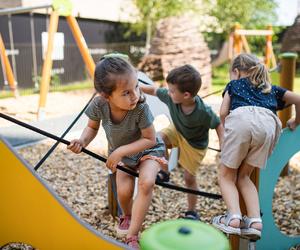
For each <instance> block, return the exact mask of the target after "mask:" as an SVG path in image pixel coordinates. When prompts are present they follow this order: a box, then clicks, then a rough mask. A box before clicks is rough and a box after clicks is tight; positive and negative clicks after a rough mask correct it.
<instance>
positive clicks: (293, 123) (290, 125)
mask: <svg viewBox="0 0 300 250" xmlns="http://www.w3.org/2000/svg"><path fill="white" fill-rule="evenodd" d="M298 125H299V123H298V122H296V120H295V118H291V119H289V120H288V121H287V122H286V126H287V127H288V128H289V129H290V130H295V129H296V127H297V126H298Z"/></svg>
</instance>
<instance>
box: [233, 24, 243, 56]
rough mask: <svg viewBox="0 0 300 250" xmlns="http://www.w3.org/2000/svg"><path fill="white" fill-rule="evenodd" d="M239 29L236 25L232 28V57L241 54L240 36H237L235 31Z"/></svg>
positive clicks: (238, 25)
mask: <svg viewBox="0 0 300 250" xmlns="http://www.w3.org/2000/svg"><path fill="white" fill-rule="evenodd" d="M240 28H241V26H240V24H238V23H236V24H235V26H234V36H233V49H234V56H235V55H238V54H240V53H241V52H242V40H241V36H240V35H239V34H237V31H238V30H239V29H240Z"/></svg>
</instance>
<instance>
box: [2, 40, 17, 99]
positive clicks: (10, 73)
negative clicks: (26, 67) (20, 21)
mask: <svg viewBox="0 0 300 250" xmlns="http://www.w3.org/2000/svg"><path fill="white" fill-rule="evenodd" d="M0 55H1V59H2V63H3V67H4V69H5V74H6V78H7V81H8V84H9V87H10V89H11V91H12V92H13V93H14V96H15V97H18V96H19V94H18V90H17V84H16V81H15V78H14V74H13V71H12V68H11V66H10V63H9V60H8V57H7V54H6V50H5V46H4V42H3V39H2V36H1V34H0ZM4 78H5V76H4Z"/></svg>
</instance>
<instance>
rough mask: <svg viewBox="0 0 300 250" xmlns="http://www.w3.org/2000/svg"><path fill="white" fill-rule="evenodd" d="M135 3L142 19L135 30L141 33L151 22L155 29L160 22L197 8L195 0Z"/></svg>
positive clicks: (147, 0) (155, 0) (142, 1)
mask: <svg viewBox="0 0 300 250" xmlns="http://www.w3.org/2000/svg"><path fill="white" fill-rule="evenodd" d="M133 2H134V4H135V6H136V7H137V9H138V11H139V18H140V20H139V21H138V22H137V23H135V24H134V25H133V28H134V29H135V30H136V31H138V32H140V33H141V32H144V31H145V30H146V27H147V22H149V21H150V22H151V23H152V27H153V29H154V28H155V26H156V23H157V22H158V21H159V20H161V19H163V18H166V17H169V16H177V15H180V14H182V13H184V12H185V11H187V10H191V9H193V8H194V6H195V1H194V0H164V1H162V0H134V1H133Z"/></svg>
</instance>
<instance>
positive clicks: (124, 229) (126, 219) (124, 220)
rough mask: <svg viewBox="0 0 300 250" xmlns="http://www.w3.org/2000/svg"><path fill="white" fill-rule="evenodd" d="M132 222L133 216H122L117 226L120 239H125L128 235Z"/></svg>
mask: <svg viewBox="0 0 300 250" xmlns="http://www.w3.org/2000/svg"><path fill="white" fill-rule="evenodd" d="M130 222H131V216H130V215H122V216H120V218H119V223H118V225H117V226H116V231H117V235H118V236H119V237H123V236H125V235H126V234H127V233H128V229H129V226H130Z"/></svg>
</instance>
